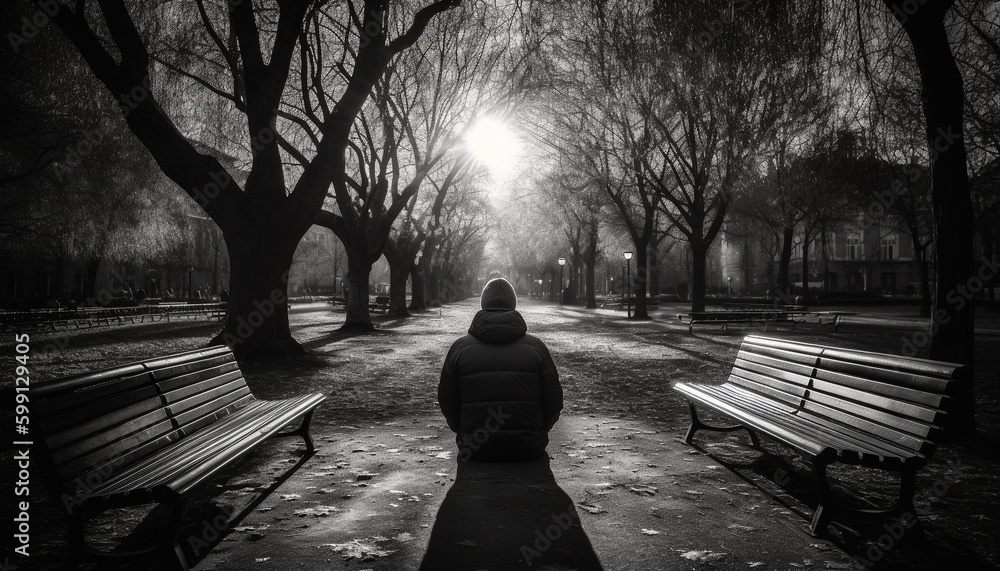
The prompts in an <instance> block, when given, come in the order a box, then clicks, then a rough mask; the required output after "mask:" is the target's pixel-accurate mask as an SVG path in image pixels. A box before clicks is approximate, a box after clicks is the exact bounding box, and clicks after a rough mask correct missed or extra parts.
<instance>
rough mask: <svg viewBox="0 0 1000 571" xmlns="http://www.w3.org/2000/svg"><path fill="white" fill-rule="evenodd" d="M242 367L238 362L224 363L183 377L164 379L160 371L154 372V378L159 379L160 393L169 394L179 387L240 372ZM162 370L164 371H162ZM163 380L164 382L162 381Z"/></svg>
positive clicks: (157, 384) (157, 383)
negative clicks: (232, 372)
mask: <svg viewBox="0 0 1000 571" xmlns="http://www.w3.org/2000/svg"><path fill="white" fill-rule="evenodd" d="M239 369H240V366H239V363H237V362H236V361H224V362H222V363H219V364H218V365H215V366H214V367H210V368H203V369H199V370H196V371H191V372H188V373H185V374H182V375H177V376H172V377H169V378H168V377H164V376H163V375H157V374H156V373H158V372H159V371H154V373H153V376H154V378H155V379H157V382H156V386H157V387H158V388H159V389H160V391H162V392H164V393H167V392H170V391H173V390H175V389H177V388H179V387H183V386H186V385H190V384H193V383H199V382H201V381H204V380H206V379H211V378H212V377H217V376H219V375H221V374H223V373H229V372H231V371H239ZM161 370H162V369H161ZM161 379H162V380H161Z"/></svg>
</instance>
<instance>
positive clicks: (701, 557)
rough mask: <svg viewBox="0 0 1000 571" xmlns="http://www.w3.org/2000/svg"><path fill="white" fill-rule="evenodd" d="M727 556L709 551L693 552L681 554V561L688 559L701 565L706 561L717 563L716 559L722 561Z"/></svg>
mask: <svg viewBox="0 0 1000 571" xmlns="http://www.w3.org/2000/svg"><path fill="white" fill-rule="evenodd" d="M725 556H726V554H725V553H715V552H714V551H708V550H705V551H696V550H691V551H685V552H684V553H681V559H688V560H690V561H695V562H699V563H700V562H704V561H715V560H716V559H722V558H723V557H725Z"/></svg>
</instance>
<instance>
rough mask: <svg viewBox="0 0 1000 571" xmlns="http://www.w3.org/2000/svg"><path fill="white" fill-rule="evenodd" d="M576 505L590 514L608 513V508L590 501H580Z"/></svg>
mask: <svg viewBox="0 0 1000 571" xmlns="http://www.w3.org/2000/svg"><path fill="white" fill-rule="evenodd" d="M576 505H578V506H580V507H581V508H583V509H584V510H585V511H586V512H587V513H590V514H595V515H596V514H603V513H608V510H606V509H604V508H602V507H601V506H599V505H597V504H590V503H587V502H580V503H578V504H576Z"/></svg>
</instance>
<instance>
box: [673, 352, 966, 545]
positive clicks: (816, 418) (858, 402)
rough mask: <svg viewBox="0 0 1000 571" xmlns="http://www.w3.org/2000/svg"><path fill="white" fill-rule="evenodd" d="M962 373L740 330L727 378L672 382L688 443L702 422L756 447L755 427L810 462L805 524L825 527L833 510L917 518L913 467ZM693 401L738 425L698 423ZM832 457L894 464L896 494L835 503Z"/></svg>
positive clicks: (943, 419)
mask: <svg viewBox="0 0 1000 571" xmlns="http://www.w3.org/2000/svg"><path fill="white" fill-rule="evenodd" d="M968 376H969V369H968V368H967V367H963V366H961V365H956V364H951V363H943V362H940V361H929V360H925V359H916V358H912V357H898V356H895V355H888V354H882V353H870V352H867V351H856V350H850V349H837V348H834V347H824V346H820V345H812V344H807V343H798V342H792V341H784V340H780V339H771V338H767V337H758V336H747V337H746V338H744V340H743V343H742V345H741V346H740V349H739V353H738V354H737V356H736V362H735V363H734V365H733V369H732V372H731V373H730V374H729V379H728V380H727V381H726V382H724V383H722V384H717V385H711V384H695V383H687V382H679V383H676V384H674V385H673V387H672V388H673V389H674V390H675V391H677V392H678V393H680V394H681V395H683V396H684V397H685V398H686V399H687V400H688V405H689V407H690V410H691V425H690V427H689V428H688V431H687V435H686V436H685V441H686V442H687V443H689V444H690V443H691V439H692V438H693V437H694V434H695V432H697V431H698V430H700V429H703V428H704V429H706V430H715V431H730V430H741V429H743V430H746V431H747V432H749V434H750V439H751V441H752V442H753V445H754V447H756V448H760V440H759V439H758V437H757V433H758V432H760V433H764V434H767V435H768V436H770V437H772V438H774V439H775V440H777V441H778V442H780V443H782V444H784V445H786V446H789V447H791V448H792V449H794V450H795V451H796V452H798V453H799V454H801V455H802V457H803V459H805V460H806V461H807V462H809V463H811V464H812V467H813V470H814V472H815V473H816V477H817V479H818V483H819V490H820V503H819V506H818V507H817V508H816V511H815V513H814V515H813V519H812V525H811V528H812V532H813V533H814V534H816V535H823V534H826V533H827V531H826V527H827V524H828V523H829V522H830V520H831V518H833V517H836V516H838V515H840V514H845V515H855V516H857V515H868V516H873V515H874V516H884V515H890V514H902V513H906V512H909V513H910V514H913V515H914V516H915V511H914V508H913V491H914V479H915V475H916V472H917V470H919V469H920V468H921V467H922V466H924V465H925V464H926V463H927V461H928V459H929V458H930V457H931V455H932V454H933V453H934V449H935V447H936V444H935V443H936V442H937V441H938V440H939V439H940V437H941V435H942V430H943V429H944V428H946V426H947V413H946V410H947V409H948V408H949V406H948V403H949V401H950V400H951V399H952V398H954V395H955V394H956V393H957V392H958V391H960V390H967V387H968V386H969V385H968V382H969V379H968ZM696 404H697V405H700V406H702V407H704V408H708V409H710V410H713V411H715V412H718V413H722V414H723V415H725V416H727V417H730V418H732V419H734V420H735V421H736V422H737V424H735V425H733V426H710V425H708V424H705V423H703V422H702V421H701V420H700V419H699V418H698V414H697V412H696V409H695V405H696ZM834 463H843V464H850V465H858V466H865V467H869V468H880V469H883V470H889V471H895V472H899V473H900V493H899V499H898V501H897V502H896V503H895V504H894V505H893V506H891V507H889V508H887V509H875V510H859V509H855V508H848V507H846V506H842V505H840V503H839V502H838V501H837V498H836V497H835V496H834V494H833V492H832V490H831V488H830V484H829V482H828V480H827V475H826V468H827V466H828V465H830V464H834Z"/></svg>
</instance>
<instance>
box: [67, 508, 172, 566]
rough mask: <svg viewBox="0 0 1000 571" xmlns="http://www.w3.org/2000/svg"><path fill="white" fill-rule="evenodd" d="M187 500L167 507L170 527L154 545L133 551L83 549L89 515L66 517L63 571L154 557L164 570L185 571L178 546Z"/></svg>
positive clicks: (86, 547)
mask: <svg viewBox="0 0 1000 571" xmlns="http://www.w3.org/2000/svg"><path fill="white" fill-rule="evenodd" d="M186 506H187V499H186V498H185V499H182V500H181V501H179V502H177V503H176V504H174V505H173V506H172V507H171V513H170V523H169V524H168V528H167V530H166V533H165V535H164V537H163V540H162V541H161V542H160V543H159V544H158V545H152V546H148V547H145V548H141V549H138V550H136V551H114V552H108V551H99V550H96V549H92V548H90V547H89V546H88V545H87V537H86V522H87V518H88V516H89V515H90V514H89V512H84V511H81V512H78V513H75V514H69V516H68V523H69V536H68V539H69V552H68V553H67V555H66V561H65V562H64V563H63V569H67V570H69V569H76V568H77V566H78V565H80V564H81V563H97V564H98V568H100V564H101V563H103V562H123V561H131V560H137V559H140V558H143V557H150V556H156V555H157V554H159V557H158V558H157V560H158V561H166V562H167V563H166V566H167V567H169V568H173V569H177V570H178V571H189V569H190V568H189V567H188V563H187V558H185V557H184V552H183V551H181V546H180V542H179V539H180V532H181V523H182V520H183V519H184V509H185V507H186Z"/></svg>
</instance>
